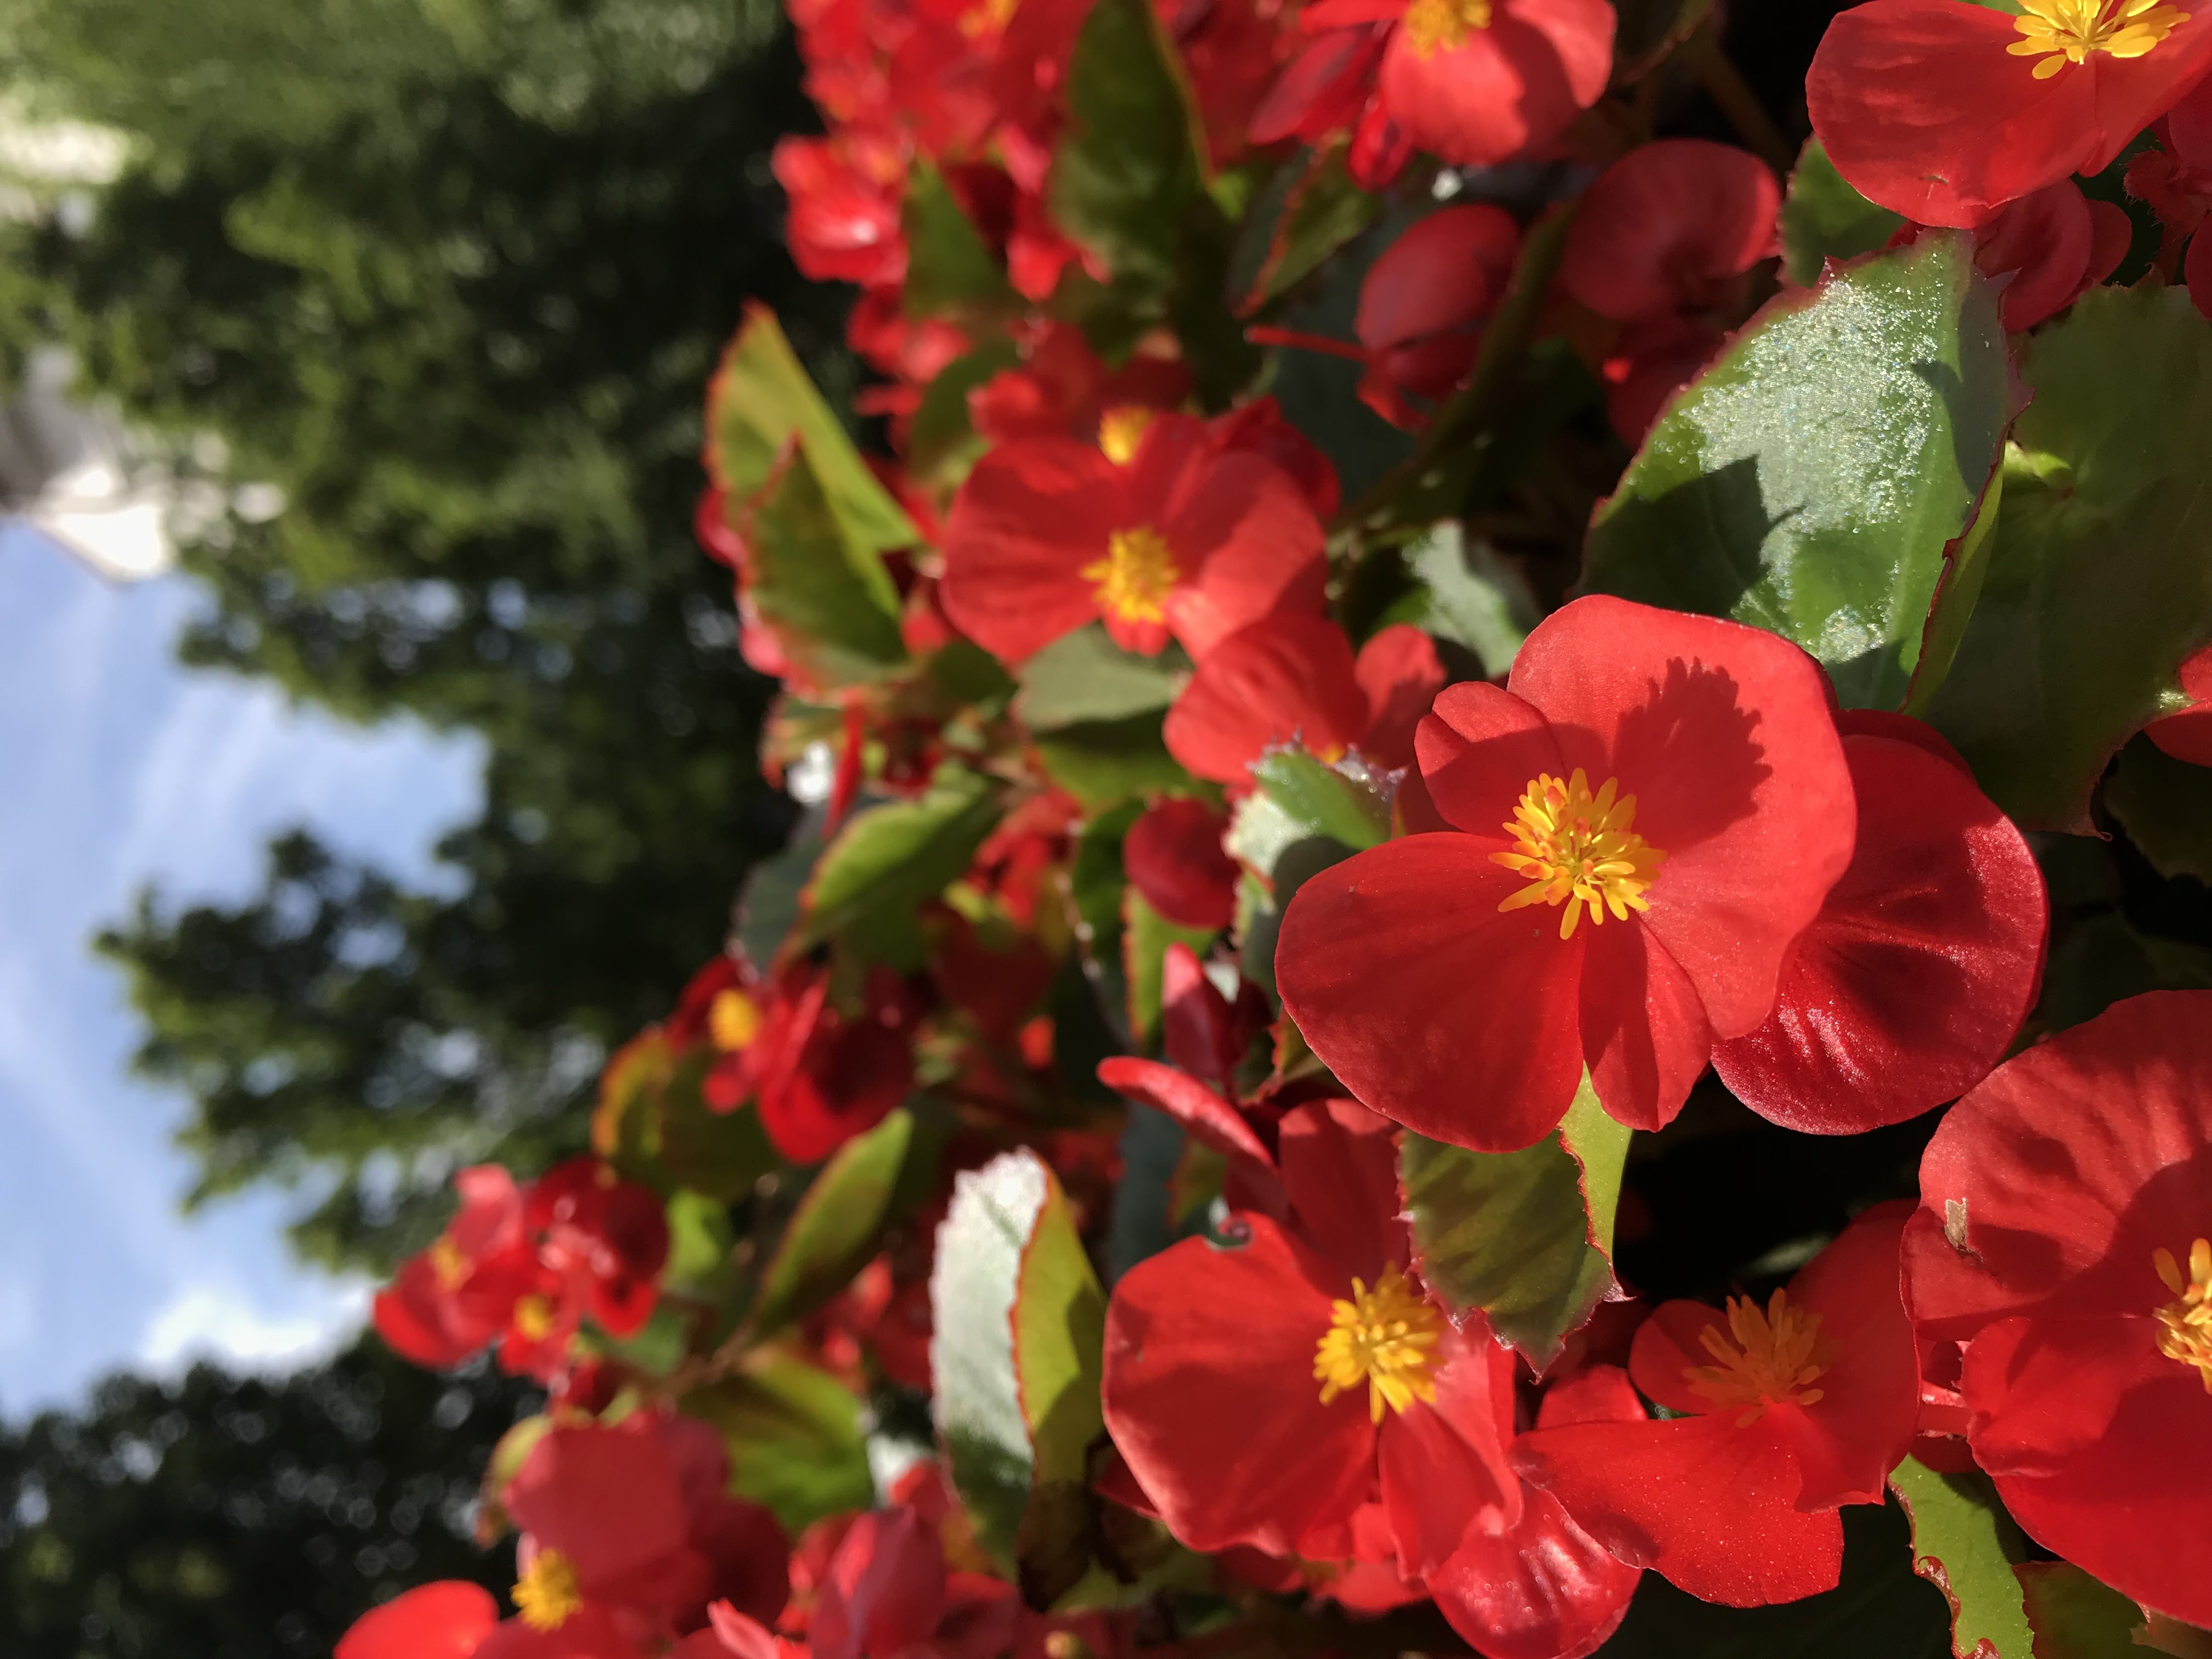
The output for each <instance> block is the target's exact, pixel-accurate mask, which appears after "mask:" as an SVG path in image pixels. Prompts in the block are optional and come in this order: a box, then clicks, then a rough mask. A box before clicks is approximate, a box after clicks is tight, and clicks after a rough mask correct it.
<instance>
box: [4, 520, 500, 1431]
mask: <svg viewBox="0 0 2212 1659" xmlns="http://www.w3.org/2000/svg"><path fill="white" fill-rule="evenodd" d="M199 603H200V601H199V599H198V598H197V594H196V592H195V591H194V590H193V588H192V586H191V584H190V583H188V582H187V581H185V580H184V579H182V578H178V577H172V578H164V579H162V580H157V581H153V582H149V583H144V584H141V585H139V586H134V587H114V586H109V585H108V584H107V583H106V582H105V581H104V580H101V579H100V578H99V577H98V576H95V575H94V574H92V573H91V572H89V571H88V570H87V569H85V568H82V566H80V565H79V564H78V563H77V562H76V561H75V560H73V559H71V558H70V557H69V556H66V555H65V554H64V553H62V552H60V551H59V550H57V549H55V548H54V547H52V545H51V544H47V543H46V542H44V541H42V540H40V538H37V537H36V536H34V535H33V534H31V533H30V532H27V531H23V530H21V529H17V528H15V527H12V526H9V527H7V528H4V529H0V1414H4V1415H6V1416H8V1417H9V1418H15V1417H20V1416H21V1414H23V1413H25V1412H26V1411H28V1410H32V1409H35V1408H38V1407H44V1406H48V1405H55V1404H63V1403H67V1402H68V1401H71V1400H73V1399H76V1398H77V1397H78V1396H80V1395H82V1390H83V1389H84V1386H85V1385H86V1384H87V1383H90V1382H91V1381H93V1380H94V1379H95V1378H96V1377H98V1376H101V1375H103V1374H105V1373H106V1372H107V1371H108V1370H113V1369H116V1368H118V1367H132V1368H137V1369H142V1370H144V1369H155V1370H171V1369H174V1368H177V1367H179V1366H180V1365H182V1364H185V1363H188V1362H189V1360H190V1359H191V1358H193V1357H194V1356H196V1355H198V1354H202V1353H212V1354H217V1355H223V1356H228V1357H230V1358H235V1359H240V1360H243V1361H247V1362H251V1363H253V1364H259V1365H268V1366H277V1365H283V1364H289V1363H295V1362H296V1361H297V1360H298V1359H300V1358H305V1357H307V1356H308V1355H311V1354H313V1353H314V1352H319V1351H321V1350H323V1349H325V1348H326V1347H327V1346H330V1345H331V1343H332V1342H334V1341H335V1340H338V1339H339V1338H340V1337H341V1336H342V1335H343V1334H344V1333H346V1332H348V1331H349V1330H351V1329H352V1328H354V1327H355V1326H356V1324H357V1323H358V1322H359V1321H360V1318H361V1316H362V1310H363V1309H364V1307H365V1305H366V1299H367V1288H368V1287H367V1286H365V1285H360V1284H343V1283H339V1282H337V1281H334V1280H332V1279H330V1278H328V1277H325V1276H324V1275H321V1274H319V1273H313V1272H310V1271H308V1270H305V1269H302V1268H300V1267H295V1265H294V1264H293V1263H292V1262H291V1261H289V1259H288V1257H287V1256H286V1255H285V1252H284V1247H283V1239H282V1237H281V1231H282V1228H283V1220H284V1216H285V1205H284V1201H283V1200H282V1199H281V1198H280V1197H277V1196H275V1195H270V1194H258V1195H255V1196H252V1197H249V1198H245V1199H240V1200H231V1201H227V1202H224V1203H222V1204H220V1205H218V1206H215V1207H214V1208H212V1209H210V1210H208V1211H205V1212H202V1213H201V1214H200V1215H197V1216H196V1217H193V1218H191V1219H190V1220H186V1219H185V1218H184V1217H183V1215H182V1214H181V1212H180V1210H179V1200H180V1199H181V1196H182V1194H183V1193H184V1191H185V1188H186V1186H187V1185H188V1183H189V1182H190V1178H191V1173H190V1169H189V1166H188V1164H187V1163H186V1161H185V1158H183V1157H182V1156H181V1155H179V1153H178V1152H176V1150H175V1149H174V1148H173V1146H171V1144H170V1137H171V1134H172V1133H173V1130H174V1129H175V1127H176V1126H177V1124H178V1123H179V1121H180V1120H181V1117H182V1115H183V1112H184V1104H183V1103H182V1102H181V1101H179V1100H178V1099H176V1098H174V1097H170V1096H167V1095H164V1094H161V1093H159V1092H157V1091H153V1090H151V1089H149V1088H148V1087H146V1086H145V1085H142V1084H140V1083H137V1082H136V1081H135V1080H133V1079H131V1077H130V1076H129V1074H128V1070H127V1067H128V1062H129V1058H130V1054H131V1049H132V1048H133V1046H134V1045H135V1042H136V1040H137V1031H136V1023H135V1020H134V1018H133V1016H132V1014H131V1010H130V1007H129V1005H128V1003H127V1001H126V1000H125V994H124V987H123V984H122V981H121V978H120V976H119V975H118V974H116V973H115V972H114V971H113V970H112V969H110V968H108V967H107V966H106V964H104V963H101V962H100V961H99V960H98V959H96V958H95V957H94V956H93V955H92V953H91V951H90V949H89V945H88V941H89V939H90V938H91V936H92V934H93V933H94V932H95V931H96V930H97V929H98V927H100V925H101V924H102V923H103V922H105V921H109V920H111V919H112V918H115V917H118V916H119V915H122V914H123V913H124V912H125V908H127V906H128V905H129V904H130V902H131V899H132V896H133V895H134V894H135V893H136V892H137V890H138V889H139V888H140V887H141V886H142V885H143V884H146V883H147V882H149V881H151V882H155V883H157V884H159V885H160V887H161V890H162V892H163V893H164V894H165V895H166V896H168V897H170V898H172V899H185V900H198V899H208V898H228V899H237V898H242V897H244V896H246V895H248V894H250V893H252V891H253V890H255V889H256V888H257V887H258V884H259V872H260V868H261V852H262V847H263V844H264V842H266V841H267V840H268V839H269V837H270V836H271V835H273V834H275V833H276V832H278V831H280V830H282V829H286V828H288V827H289V826H291V825H294V824H302V823H303V824H306V825H307V826H308V827H310V828H312V829H315V830H316V831H317V832H318V833H319V834H321V835H322V836H324V838H325V840H327V841H329V842H332V843H333V844H335V845H337V846H339V847H342V848H346V849H347V850H349V851H353V852H357V853H362V854H368V855H370V856H373V857H375V858H377V859H378V860H380V861H381V862H383V863H384V864H385V865H386V867H387V868H389V869H391V870H392V871H393V872H395V873H396V874H398V875H401V876H403V877H407V878H412V879H415V880H417V881H422V880H428V879H429V878H430V869H431V860H430V857H429V848H430V846H431V843H432V842H435V840H436V838H437V836H439V835H440V834H441V832H442V831H443V830H444V829H447V827H449V826H450V825H452V824H453V823H459V822H462V821H465V820H466V819H468V818H470V817H473V816H474V815H475V812H476V811H477V800H478V799H479V787H480V784H479V780H480V775H481V771H482V763H481V755H480V751H479V750H478V749H477V746H476V745H475V744H474V743H473V742H471V741H466V740H459V739H452V738H439V737H437V736H436V735H435V734H433V733H431V732H428V731H427V730H425V729H424V728H422V727H421V726H416V725H413V724H411V723H404V722H403V723H395V724H392V725H387V726H381V727H378V728H376V729H374V730H365V729H362V728H360V727H356V726H348V725H345V724H343V722H340V721H337V720H331V718H329V717H327V716H325V715H323V714H319V713H318V712H315V711H313V710H310V709H306V708H295V707H290V706H288V705H287V703H286V702H285V700H284V698H283V696H282V695H281V694H279V693H278V692H276V690H273V689H271V688H270V686H268V685H266V684H261V683H258V682H254V681H250V680H245V679H240V678H236V677H234V676H229V675H223V674H210V673H203V672H187V671H185V670H184V669H182V668H181V667H179V665H178V664H177V663H176V661H175V659H174V656H173V651H172V646H173V641H174V639H175V637H176V635H177V632H178V630H179V627H180V626H181V625H182V623H183V622H184V620H185V618H186V617H189V616H190V615H191V613H192V611H193V610H194V609H195V607H196V606H197V605H198V604H199Z"/></svg>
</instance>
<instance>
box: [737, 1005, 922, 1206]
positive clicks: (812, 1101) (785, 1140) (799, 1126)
mask: <svg viewBox="0 0 2212 1659" xmlns="http://www.w3.org/2000/svg"><path fill="white" fill-rule="evenodd" d="M829 981H830V974H829V968H828V967H827V966H826V965H823V964H816V963H803V962H802V963H795V964H793V966H791V967H790V968H788V969H785V970H784V972H783V973H782V975H781V976H780V977H779V978H778V980H777V981H776V984H775V989H774V992H773V994H771V996H770V997H769V1000H768V1004H767V1006H766V1008H765V1009H764V1010H763V1012H761V1014H760V1015H759V1027H758V1031H757V1035H756V1036H754V1037H753V1039H752V1041H751V1043H750V1046H749V1047H748V1048H747V1049H746V1051H745V1056H746V1060H747V1064H748V1066H749V1078H750V1083H751V1085H752V1091H753V1101H754V1104H755V1106H756V1108H757V1109H758V1111H759V1112H760V1116H761V1127H763V1129H765V1130H767V1131H768V1137H769V1139H770V1140H771V1141H773V1142H774V1143H775V1149H776V1151H777V1152H781V1153H782V1154H783V1156H784V1157H786V1158H789V1159H790V1160H791V1161H792V1162H793V1163H794V1164H818V1163H820V1162H821V1161H822V1160H823V1158H827V1157H829V1154H830V1153H832V1152H836V1150H837V1149H838V1148H839V1147H840V1146H843V1145H844V1144H845V1143H846V1142H847V1141H848V1140H850V1139H853V1137H854V1136H855V1135H858V1134H863V1133H866V1132H867V1131H868V1130H870V1129H872V1128H874V1127H876V1125H877V1124H878V1123H880V1122H882V1121H884V1118H885V1117H887V1116H888V1115H890V1111H891V1109H892V1108H893V1107H895V1106H896V1105H897V1104H898V1103H900V1102H901V1101H902V1100H904V1099H905V1098H906V1096H907V1091H908V1090H909V1089H911V1088H912V1087H913V1086H914V1042H913V1033H912V1031H911V1030H910V1027H911V1024H912V1023H913V1018H914V1010H913V1008H912V1006H911V1002H910V999H909V997H908V993H907V990H906V987H904V985H903V984H902V982H901V981H899V979H898V977H897V976H896V975H894V974H892V973H890V971H889V970H888V969H881V968H875V969H870V970H869V972H868V976H867V979H866V981H865V983H864V985H863V987H862V993H861V1006H860V1009H859V1010H858V1011H857V1012H848V1011H847V1010H845V1009H843V1008H841V1007H840V1006H838V1005H837V1004H836V1002H834V1001H832V1000H831V999H830V995H829ZM708 1104H709V1105H711V1106H714V1107H716V1108H717V1109H727V1108H723V1107H722V1106H721V1103H720V1101H719V1100H717V1099H715V1098H714V1097H709V1098H708ZM735 1104H736V1103H735V1102H732V1105H735Z"/></svg>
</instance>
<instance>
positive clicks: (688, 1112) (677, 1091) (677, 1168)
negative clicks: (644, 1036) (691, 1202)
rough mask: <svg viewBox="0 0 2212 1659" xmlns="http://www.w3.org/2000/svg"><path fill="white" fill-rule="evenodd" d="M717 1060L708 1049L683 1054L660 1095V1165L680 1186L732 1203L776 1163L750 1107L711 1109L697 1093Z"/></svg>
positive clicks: (777, 1160) (765, 1132) (765, 1135)
mask: <svg viewBox="0 0 2212 1659" xmlns="http://www.w3.org/2000/svg"><path fill="white" fill-rule="evenodd" d="M715 1059H716V1055H715V1054H714V1051H713V1050H712V1049H711V1048H707V1049H702V1050H701V1051H700V1052H698V1053H696V1054H688V1055H686V1056H685V1057H684V1060H683V1061H682V1063H681V1064H680V1065H678V1066H677V1068H676V1070H675V1071H674V1073H672V1074H671V1076H670V1077H669V1079H668V1080H667V1081H666V1082H665V1084H663V1085H662V1086H661V1089H660V1093H659V1130H660V1133H659V1144H658V1146H657V1147H656V1148H655V1150H656V1151H657V1152H658V1154H659V1159H660V1164H661V1167H662V1168H663V1169H665V1170H666V1171H667V1172H668V1176H669V1177H670V1178H671V1179H672V1180H673V1181H674V1182H676V1184H677V1185H678V1186H679V1187H688V1188H690V1189H691V1190H692V1191H693V1192H695V1193H703V1194H706V1195H707V1196H708V1197H709V1198H714V1199H720V1200H721V1201H723V1202H724V1203H726V1204H728V1203H735V1202H736V1201H737V1200H738V1199H741V1198H743V1197H744V1196H745V1195H746V1194H749V1193H750V1192H751V1191H752V1189H753V1188H754V1186H755V1184H756V1183H757V1182H759V1180H760V1178H761V1177H762V1176H764V1175H766V1174H767V1173H768V1172H769V1170H773V1169H774V1168H775V1166H776V1164H778V1163H779V1162H781V1160H780V1159H779V1158H777V1157H776V1152H775V1147H774V1146H771V1145H770V1144H769V1138H768V1132H767V1131H766V1130H765V1129H763V1128H762V1127H761V1121H760V1114H759V1113H758V1112H757V1111H755V1110H753V1109H752V1108H751V1107H750V1106H741V1107H739V1108H738V1109H737V1110H736V1111H734V1112H717V1111H714V1110H712V1109H710V1108H709V1107H708V1104H707V1103H706V1100H705V1098H704V1097H702V1095H701V1094H700V1092H699V1088H700V1085H701V1083H702V1082H703V1081H704V1079H705V1078H706V1075H707V1071H708V1067H709V1066H712V1065H713V1064H714V1060H715Z"/></svg>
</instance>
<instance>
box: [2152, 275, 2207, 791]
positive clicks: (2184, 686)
mask: <svg viewBox="0 0 2212 1659" xmlns="http://www.w3.org/2000/svg"><path fill="white" fill-rule="evenodd" d="M2200 240H2207V241H2212V238H2204V239H2200ZM2194 246H2195V244H2193V243H2192V244H2191V247H2192V248H2193V247H2194ZM2180 679H2181V694H2182V696H2185V697H2187V698H2188V699H2189V702H2190V707H2188V708H2184V709H2182V710H2180V711H2179V713H2176V714H2164V715H2161V716H2160V717H2159V718H2158V719H2157V720H2153V721H2152V722H2151V723H2150V724H2149V725H2148V726H2145V727H2143V732H2144V734H2145V735H2146V736H2148V738H2150V740H2151V741H2152V742H2153V743H2154V744H2157V745H2158V746H2159V747H2160V748H2161V749H2163V750H2166V753H2167V754H2169V755H2171V756H2172V757H2174V759H2176V760H2179V761H2187V762H2188V763H2190V764H2191V766H2212V646H2207V647H2204V648H2203V650H2201V651H2199V652H2197V653H2196V654H2195V655H2193V656H2191V657H2190V658H2189V659H2187V660H2186V661H2185V662H2184V663H2183V664H2182V665H2181V673H2180Z"/></svg>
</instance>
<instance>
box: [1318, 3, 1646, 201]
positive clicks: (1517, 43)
mask: <svg viewBox="0 0 2212 1659" xmlns="http://www.w3.org/2000/svg"><path fill="white" fill-rule="evenodd" d="M1393 20H1395V21H1396V22H1397V24H1398V27H1397V28H1396V30H1395V31H1394V32H1393V33H1392V34H1391V37H1390V43H1389V46H1387V47H1386V48H1385V49H1384V51H1383V65H1382V70H1381V80H1380V88H1381V92H1382V102H1383V108H1384V109H1385V110H1387V111H1388V112H1389V116H1390V118H1391V119H1392V120H1393V121H1394V122H1395V123H1396V125H1398V126H1399V127H1400V128H1401V129H1402V130H1403V131H1404V132H1405V133H1406V135H1407V137H1408V138H1409V139H1410V140H1411V142H1412V143H1413V146H1414V147H1415V148H1416V149H1425V150H1427V151H1428V152H1429V153H1430V154H1431V155H1435V156H1437V158H1438V159H1440V160H1442V161H1449V162H1450V163H1452V164H1453V165H1454V166H1456V167H1488V166H1490V165H1491V164H1492V163H1493V162H1497V161H1505V160H1508V159H1509V158H1510V157H1512V156H1515V155H1519V154H1520V153H1521V152H1522V151H1523V150H1525V149H1529V148H1531V147H1532V146H1534V145H1538V144H1542V143H1548V142H1549V141H1550V140H1552V139H1553V138H1555V137H1558V136H1559V134H1560V133H1561V132H1563V131H1565V130H1566V126H1567V124H1568V123H1569V122H1571V121H1572V120H1573V119H1574V118H1575V117H1576V116H1577V114H1579V113H1580V112H1582V111H1583V110H1586V109H1588V108H1589V106H1591V105H1592V104H1594V103H1595V102H1596V101H1597V100H1598V95H1599V94H1601V93H1602V92H1604V90H1605V86H1606V82H1607V78H1608V77H1609V76H1611V75H1612V73H1613V8H1612V7H1611V6H1609V5H1607V4H1606V3H1604V0H1322V3H1321V4H1319V5H1316V6H1312V7H1310V8H1309V9H1307V11H1306V13H1305V15H1304V18H1303V19H1302V20H1301V21H1303V22H1304V25H1305V26H1306V27H1309V28H1317V29H1321V28H1337V27H1344V26H1346V25H1349V24H1355V23H1371V22H1383V21H1393Z"/></svg>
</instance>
